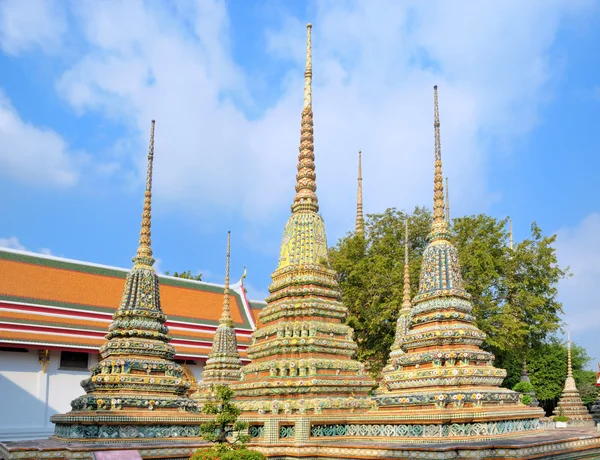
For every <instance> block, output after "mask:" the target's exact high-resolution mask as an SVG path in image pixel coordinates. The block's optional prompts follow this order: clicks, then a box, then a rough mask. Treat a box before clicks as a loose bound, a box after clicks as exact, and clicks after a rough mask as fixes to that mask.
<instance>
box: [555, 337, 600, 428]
mask: <svg viewBox="0 0 600 460" xmlns="http://www.w3.org/2000/svg"><path fill="white" fill-rule="evenodd" d="M554 415H566V416H567V417H569V423H570V424H572V425H579V426H587V425H590V426H593V425H594V421H593V418H592V416H591V415H590V413H589V412H588V410H587V407H586V406H585V405H584V404H583V401H582V400H581V395H580V394H579V390H578V389H577V385H576V383H575V379H574V378H573V365H572V362H571V331H569V330H567V378H566V379H565V387H564V388H563V391H562V393H561V395H560V399H559V400H558V404H557V405H556V409H554Z"/></svg>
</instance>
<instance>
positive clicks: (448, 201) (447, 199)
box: [446, 177, 450, 225]
mask: <svg viewBox="0 0 600 460" xmlns="http://www.w3.org/2000/svg"><path fill="white" fill-rule="evenodd" d="M448 191H449V187H448V178H447V177H446V222H448V225H450V197H449V196H448V193H449V192H448Z"/></svg>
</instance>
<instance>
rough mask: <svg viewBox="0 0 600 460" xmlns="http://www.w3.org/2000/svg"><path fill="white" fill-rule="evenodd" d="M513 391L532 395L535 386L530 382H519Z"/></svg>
mask: <svg viewBox="0 0 600 460" xmlns="http://www.w3.org/2000/svg"><path fill="white" fill-rule="evenodd" d="M513 391H518V392H519V393H523V394H525V393H531V392H532V391H533V385H532V384H531V383H529V382H519V383H517V384H516V385H515V386H514V387H513Z"/></svg>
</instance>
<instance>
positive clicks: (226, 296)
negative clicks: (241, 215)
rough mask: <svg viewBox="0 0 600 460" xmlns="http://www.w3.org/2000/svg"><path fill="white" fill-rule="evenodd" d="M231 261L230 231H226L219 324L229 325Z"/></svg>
mask: <svg viewBox="0 0 600 460" xmlns="http://www.w3.org/2000/svg"><path fill="white" fill-rule="evenodd" d="M230 259H231V231H227V256H226V262H225V285H224V289H223V313H222V314H221V319H220V320H219V323H226V324H230V322H231V313H230V311H229V265H230Z"/></svg>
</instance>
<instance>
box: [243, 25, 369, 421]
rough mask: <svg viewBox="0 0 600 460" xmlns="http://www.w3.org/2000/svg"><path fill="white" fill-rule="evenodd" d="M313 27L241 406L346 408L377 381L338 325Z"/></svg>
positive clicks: (363, 402)
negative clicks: (288, 186) (279, 231)
mask: <svg viewBox="0 0 600 460" xmlns="http://www.w3.org/2000/svg"><path fill="white" fill-rule="evenodd" d="M310 31H311V26H310V25H309V26H308V43H307V61H306V72H305V86H304V109H303V112H302V125H301V141H300V154H299V156H298V174H297V175H296V196H295V198H294V203H293V205H292V216H291V217H290V218H289V220H288V222H287V224H286V226H285V230H284V234H283V242H282V245H281V252H280V257H279V265H278V267H277V269H276V270H275V272H274V273H273V274H272V280H273V281H272V284H271V285H270V286H269V292H270V295H269V297H267V299H266V301H267V307H266V308H264V309H263V310H262V312H261V313H260V321H261V323H262V327H260V328H259V329H258V330H257V331H256V332H254V334H253V335H252V345H251V346H250V347H249V348H248V356H249V357H250V358H251V359H252V363H251V364H249V365H247V366H245V367H244V368H243V369H242V373H243V375H242V382H241V383H240V384H238V385H235V386H234V389H235V391H236V401H237V402H238V403H239V406H240V407H241V408H242V409H243V411H244V412H245V413H256V414H266V413H268V414H278V413H284V414H306V413H317V414H319V413H322V412H332V411H343V410H345V411H350V410H354V409H357V408H367V407H370V405H371V400H370V398H369V397H368V393H369V390H370V389H371V388H372V387H373V386H374V382H373V381H372V380H371V379H369V378H368V377H367V376H366V375H365V373H364V366H363V364H361V363H359V362H358V361H355V360H354V359H352V358H353V357H354V355H355V354H356V349H357V345H356V343H355V342H354V340H353V331H352V329H351V328H350V327H349V326H347V325H345V324H343V321H344V319H345V318H346V315H347V313H348V310H347V309H346V307H345V306H344V305H343V304H342V303H341V301H340V299H341V292H340V289H339V286H338V283H337V279H336V272H335V271H334V270H332V269H331V268H330V266H329V262H328V256H327V238H326V236H325V226H324V224H323V219H322V218H321V216H320V215H319V214H318V211H319V205H318V200H317V195H316V193H315V192H316V189H317V187H316V183H315V178H316V176H315V163H314V158H315V156H314V144H313V112H312V95H311V79H312V61H311V43H310Z"/></svg>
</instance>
